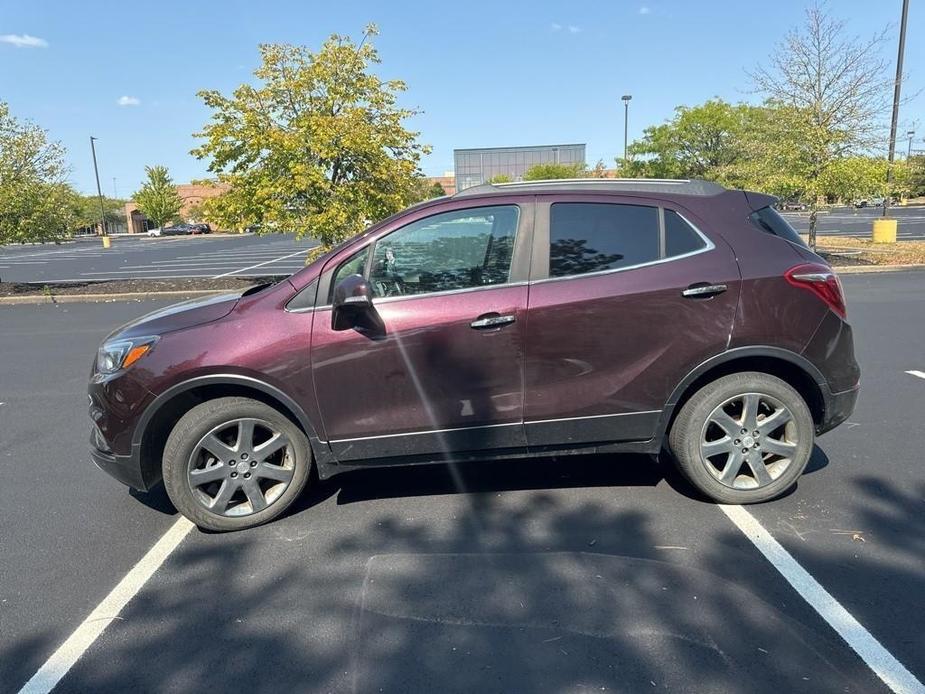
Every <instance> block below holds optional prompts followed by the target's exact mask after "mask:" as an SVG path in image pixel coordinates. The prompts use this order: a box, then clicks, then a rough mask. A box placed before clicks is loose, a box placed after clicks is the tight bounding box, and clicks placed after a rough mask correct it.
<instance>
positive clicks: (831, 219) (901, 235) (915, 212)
mask: <svg viewBox="0 0 925 694" xmlns="http://www.w3.org/2000/svg"><path fill="white" fill-rule="evenodd" d="M882 214H883V209H882V208H874V207H864V208H861V209H854V208H853V207H836V208H833V209H832V210H831V211H830V212H824V213H821V214H819V216H818V220H819V221H818V224H817V227H816V228H817V232H816V233H818V234H819V235H820V236H854V237H857V238H870V236H871V234H872V230H873V223H874V220H875V219H877V218H878V217H880V216H881V215H882ZM784 216H785V217H786V218H787V219H788V221H789V222H790V223H791V224H792V225H793V226H794V228H795V229H796V230H797V231H799V232H800V233H801V234H805V233H806V232H807V231H808V230H809V213H808V212H787V213H786V214H784ZM890 216H891V217H895V218H896V219H897V220H898V221H899V223H898V225H897V228H896V239H897V240H898V241H922V240H925V207H891V208H890Z"/></svg>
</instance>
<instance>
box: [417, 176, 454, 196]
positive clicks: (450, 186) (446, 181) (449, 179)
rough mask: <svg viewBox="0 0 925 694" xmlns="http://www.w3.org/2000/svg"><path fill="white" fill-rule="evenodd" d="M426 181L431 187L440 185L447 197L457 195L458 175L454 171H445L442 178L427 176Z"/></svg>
mask: <svg viewBox="0 0 925 694" xmlns="http://www.w3.org/2000/svg"><path fill="white" fill-rule="evenodd" d="M424 180H426V181H427V183H428V184H430V185H433V184H434V183H439V184H440V187H442V188H443V192H444V193H446V194H447V195H453V194H454V193H456V174H454V173H453V172H452V171H445V172H444V174H443V175H442V176H425V177H424Z"/></svg>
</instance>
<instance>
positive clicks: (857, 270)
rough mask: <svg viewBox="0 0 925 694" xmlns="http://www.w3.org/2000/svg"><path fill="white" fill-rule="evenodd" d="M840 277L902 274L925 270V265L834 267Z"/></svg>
mask: <svg viewBox="0 0 925 694" xmlns="http://www.w3.org/2000/svg"><path fill="white" fill-rule="evenodd" d="M833 269H834V270H835V272H837V273H838V274H839V275H860V274H863V273H867V272H901V271H903V270H925V265H844V266H842V267H837V266H836V267H834V268H833Z"/></svg>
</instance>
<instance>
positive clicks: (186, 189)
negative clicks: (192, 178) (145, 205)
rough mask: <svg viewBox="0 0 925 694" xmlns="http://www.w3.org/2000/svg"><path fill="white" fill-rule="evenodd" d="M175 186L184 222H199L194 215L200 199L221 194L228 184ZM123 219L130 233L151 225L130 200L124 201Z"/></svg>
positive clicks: (142, 230)
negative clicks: (126, 222)
mask: <svg viewBox="0 0 925 694" xmlns="http://www.w3.org/2000/svg"><path fill="white" fill-rule="evenodd" d="M176 188H177V194H178V195H179V196H180V198H181V199H182V200H183V207H181V208H180V218H181V219H183V221H185V222H201V221H203V220H202V219H196V217H197V216H198V214H197V210H198V208H199V206H200V205H201V204H202V201H203V200H205V199H207V198H214V197H216V196H218V195H221V194H222V193H224V192H225V191H226V190H228V188H229V186H228V184H227V183H181V184H180V185H178V186H176ZM125 219H126V220H127V221H128V232H129V233H130V234H143V233H145V232H146V231H147V230H148V229H149V228H150V226H151V223H150V222H149V221H148V219H147V218H146V217H145V216H144V215H143V214H142V213H141V211H140V210H139V209H138V205H136V204H135V203H134V202H132V201H131V200H130V201H128V202H127V203H125Z"/></svg>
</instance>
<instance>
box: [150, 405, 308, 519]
mask: <svg viewBox="0 0 925 694" xmlns="http://www.w3.org/2000/svg"><path fill="white" fill-rule="evenodd" d="M241 418H250V419H254V420H260V422H264V423H266V424H268V425H269V427H267V428H268V429H270V430H271V431H274V432H279V433H281V434H283V435H285V436H286V437H287V438H288V442H289V444H291V445H290V446H289V447H288V448H286V449H285V450H284V451H282V453H281V455H283V456H285V460H286V465H287V466H289V468H290V470H291V479H290V481H288V486H287V487H285V489H284V491H282V492H281V493H280V494H279V496H278V497H277V498H274V499H273V500H272V501H269V502H268V505H267V506H266V508H264V509H262V510H258V511H254V512H251V513H248V514H247V515H241V516H238V517H231V516H227V515H222V514H219V513H215V512H212V511H210V510H209V509H208V508H207V507H206V506H205V505H204V503H203V502H202V501H201V495H199V494H197V493H196V492H194V491H193V488H192V483H191V482H190V480H189V473H190V469H191V467H194V463H193V460H192V456H193V453H194V450H196V449H199V444H200V442H201V441H202V439H203V437H205V436H206V435H207V434H209V433H210V432H212V431H214V430H215V429H216V428H217V427H221V426H222V425H223V424H226V423H229V422H233V421H235V420H238V419H241ZM258 427H259V428H262V425H258ZM255 458H256V456H252V458H251V461H254V459H255ZM222 462H223V463H225V462H226V461H222ZM236 462H238V461H236ZM311 463H312V458H311V448H310V446H309V443H308V439H307V438H306V437H305V434H304V433H303V432H302V430H301V429H300V428H299V427H298V426H296V425H295V424H294V423H293V422H292V421H291V420H290V419H289V418H288V417H286V416H285V415H283V414H282V413H280V412H279V411H278V410H276V409H274V408H273V407H270V406H269V405H267V404H265V403H262V402H259V401H257V400H251V399H249V398H243V397H225V398H216V399H214V400H209V401H207V402H204V403H202V404H199V405H197V406H196V407H193V408H192V409H191V410H190V411H189V412H187V413H186V414H185V415H183V417H181V418H180V421H178V422H177V424H176V426H175V427H174V428H173V431H171V432H170V436H169V437H168V438H167V443H166V445H165V446H164V457H163V462H162V466H163V475H164V487H165V489H166V490H167V495H168V496H169V497H170V500H171V501H172V502H173V504H174V506H176V507H177V510H178V511H179V512H180V513H182V514H183V515H184V516H186V517H187V518H188V519H189V520H191V521H192V522H193V523H195V524H196V525H197V526H199V527H200V528H203V529H206V530H214V531H218V532H227V531H232V530H243V529H245V528H252V527H254V526H257V525H261V524H262V523H266V522H268V521H271V520H273V519H274V518H276V517H277V516H279V515H280V514H281V513H283V512H284V511H285V510H286V508H287V507H288V506H289V505H290V504H291V503H292V502H293V501H294V500H295V499H296V498H298V496H299V494H301V493H302V490H303V489H304V488H305V484H306V482H307V481H308V477H309V472H310V470H311ZM215 464H216V465H219V464H220V463H218V462H216V463H215ZM223 467H224V465H223ZM239 469H242V470H248V468H247V467H246V464H245V463H242V464H241V467H240V468H239ZM229 470H230V468H229ZM243 474H244V473H243V472H242V476H243ZM247 476H248V477H250V473H249V472H248V475H247ZM239 481H240V480H239ZM254 481H256V480H254ZM216 484H217V485H221V484H222V482H216ZM271 484H272V482H271ZM242 494H243V491H242Z"/></svg>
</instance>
